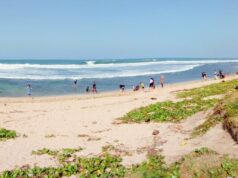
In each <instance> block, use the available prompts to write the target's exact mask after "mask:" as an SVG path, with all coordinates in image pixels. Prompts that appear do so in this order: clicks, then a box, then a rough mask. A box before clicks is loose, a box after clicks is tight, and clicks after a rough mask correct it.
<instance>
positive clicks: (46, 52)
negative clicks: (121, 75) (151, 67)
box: [0, 0, 238, 59]
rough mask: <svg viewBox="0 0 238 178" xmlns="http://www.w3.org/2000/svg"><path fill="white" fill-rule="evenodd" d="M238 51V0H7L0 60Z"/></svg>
mask: <svg viewBox="0 0 238 178" xmlns="http://www.w3.org/2000/svg"><path fill="white" fill-rule="evenodd" d="M138 57H139V58H146V57H238V1H235V0H196V1H195V0H177V1H176V0H67V1H66V0H40V1H34V0H0V58H1V59H11V58H15V59H16V58H17V59H19V58H20V59H41V58H43V59H51V58H54V59H68V58H70V59H96V58H138Z"/></svg>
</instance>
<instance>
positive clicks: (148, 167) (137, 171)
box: [125, 155, 180, 178]
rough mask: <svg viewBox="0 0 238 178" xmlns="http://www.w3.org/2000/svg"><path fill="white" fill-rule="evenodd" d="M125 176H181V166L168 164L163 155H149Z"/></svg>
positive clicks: (145, 177) (150, 177)
mask: <svg viewBox="0 0 238 178" xmlns="http://www.w3.org/2000/svg"><path fill="white" fill-rule="evenodd" d="M125 177H128V178H129V177H135V178H136V177H138V178H140V177H141V178H142V177H143V178H147V177H148V178H152V177H154V178H156V177H174V178H176V177H180V174H179V166H178V165H177V164H174V165H172V166H170V167H169V166H167V165H166V163H165V161H164V157H163V156H161V155H151V156H148V158H147V160H146V161H144V162H142V163H141V164H138V165H133V167H132V168H131V169H130V170H129V171H128V173H127V174H126V176H125Z"/></svg>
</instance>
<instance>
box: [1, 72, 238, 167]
mask: <svg viewBox="0 0 238 178" xmlns="http://www.w3.org/2000/svg"><path fill="white" fill-rule="evenodd" d="M233 78H238V77H236V76H232V77H229V78H228V79H226V80H230V79H233ZM215 82H220V80H208V81H194V82H186V83H178V84H171V85H167V86H165V88H163V89H161V88H159V89H155V90H152V91H138V92H125V93H120V92H111V93H103V94H96V95H81V96H78V95H76V96H54V97H38V98H36V97H34V98H0V128H7V129H12V130H15V131H16V132H17V133H18V135H19V136H18V137H17V138H15V139H10V140H7V141H4V142H0V171H3V170H6V169H13V168H14V167H16V166H18V167H20V166H23V165H26V164H29V165H31V166H34V165H38V166H55V165H57V164H58V163H57V161H56V160H54V159H53V158H51V157H49V156H47V155H42V156H35V155H32V154H31V152H32V151H33V150H37V149H42V148H44V147H45V148H49V149H62V148H76V147H79V146H80V147H83V148H84V150H83V151H81V152H80V153H79V155H83V156H90V155H98V154H100V152H101V151H102V147H103V146H105V145H109V144H112V145H114V146H116V147H117V148H118V149H120V150H121V154H122V156H123V164H124V165H130V164H134V163H139V162H141V161H143V160H144V159H145V156H146V153H147V151H148V150H149V149H157V150H160V151H161V154H163V155H164V156H165V158H166V161H167V162H168V163H171V162H174V161H176V160H178V159H179V158H180V157H181V156H182V155H184V154H186V153H188V152H190V151H192V150H194V149H195V148H199V147H202V146H206V147H209V148H211V149H214V150H215V151H217V152H219V153H222V154H225V153H226V154H230V155H233V156H235V157H238V145H237V144H236V143H235V142H234V141H233V140H232V139H231V137H230V135H229V134H228V133H226V132H225V131H224V130H223V129H222V127H221V125H217V126H216V127H214V128H212V129H211V130H210V131H209V132H207V133H206V134H205V135H204V136H202V137H198V138H196V139H190V140H187V138H189V136H190V133H191V130H192V129H193V128H194V127H195V126H197V125H199V124H201V123H202V122H204V120H205V118H206V115H207V114H208V112H210V111H206V112H200V113H197V114H196V115H194V116H192V117H190V118H188V119H186V120H185V121H183V122H181V123H177V124H175V123H141V124H115V121H116V119H117V118H120V117H122V116H123V115H125V114H126V113H127V112H129V111H130V110H132V109H134V108H138V107H141V106H146V105H149V104H152V103H155V102H159V101H165V100H176V98H175V95H174V92H175V91H179V90H184V89H190V88H195V87H201V86H205V85H208V84H211V83H215ZM153 130H159V132H160V133H159V134H158V135H157V136H154V135H152V132H153ZM125 152H129V153H130V155H127V154H123V153H125Z"/></svg>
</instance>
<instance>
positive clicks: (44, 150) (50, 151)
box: [32, 148, 59, 156]
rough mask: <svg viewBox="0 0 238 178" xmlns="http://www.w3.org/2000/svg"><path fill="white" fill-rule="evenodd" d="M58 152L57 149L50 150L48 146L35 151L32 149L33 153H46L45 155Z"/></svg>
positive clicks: (52, 154) (54, 154)
mask: <svg viewBox="0 0 238 178" xmlns="http://www.w3.org/2000/svg"><path fill="white" fill-rule="evenodd" d="M58 153H59V151H57V150H50V149H48V148H43V149H40V150H37V151H32V154H33V155H44V154H47V155H50V156H56V155H57V154H58Z"/></svg>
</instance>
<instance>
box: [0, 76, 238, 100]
mask: <svg viewBox="0 0 238 178" xmlns="http://www.w3.org/2000/svg"><path fill="white" fill-rule="evenodd" d="M233 79H238V75H236V74H231V75H229V76H227V77H226V78H225V79H217V80H215V79H214V78H209V79H207V80H203V79H197V80H190V81H185V82H176V83H168V84H166V83H165V84H164V88H161V87H160V85H158V84H157V85H156V88H155V90H165V89H169V90H171V88H174V87H179V86H187V85H201V84H202V86H205V85H209V84H211V83H219V82H221V81H222V80H225V81H226V80H228V81H229V80H233ZM181 90H182V89H181ZM153 91H154V90H153V89H152V90H150V89H149V87H145V89H144V90H139V91H133V90H132V89H126V90H125V91H124V92H121V91H120V89H118V90H113V91H104V92H99V93H96V94H94V93H80V94H65V95H49V96H34V95H33V96H17V97H11V96H1V97H0V102H4V101H5V102H6V101H7V102H9V101H11V102H15V101H19V102H20V100H21V101H22V102H24V101H29V100H32V101H36V100H37V101H44V100H71V99H92V98H94V99H95V98H103V97H116V96H127V95H131V94H137V93H141V92H153Z"/></svg>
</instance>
